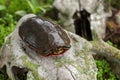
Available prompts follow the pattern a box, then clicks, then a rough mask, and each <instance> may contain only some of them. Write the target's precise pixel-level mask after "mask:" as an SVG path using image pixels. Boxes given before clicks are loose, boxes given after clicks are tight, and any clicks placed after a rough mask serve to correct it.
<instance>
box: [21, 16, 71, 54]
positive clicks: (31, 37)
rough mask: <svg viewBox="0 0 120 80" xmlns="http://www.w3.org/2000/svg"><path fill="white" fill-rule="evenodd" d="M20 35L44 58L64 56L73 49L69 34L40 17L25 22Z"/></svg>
mask: <svg viewBox="0 0 120 80" xmlns="http://www.w3.org/2000/svg"><path fill="white" fill-rule="evenodd" d="M19 35H20V37H21V39H22V40H23V41H24V43H25V44H26V45H27V46H28V47H29V48H30V49H32V50H34V51H35V52H36V53H38V54H40V55H43V56H50V55H59V54H63V53H64V52H65V51H67V50H68V49H69V48H70V47H71V45H70V39H69V37H68V35H67V33H66V32H65V31H64V30H63V29H62V28H61V27H60V26H59V25H57V24H55V23H53V22H51V21H49V20H47V19H44V18H40V17H32V18H29V19H27V20H26V21H25V22H23V23H22V24H21V25H20V26H19Z"/></svg>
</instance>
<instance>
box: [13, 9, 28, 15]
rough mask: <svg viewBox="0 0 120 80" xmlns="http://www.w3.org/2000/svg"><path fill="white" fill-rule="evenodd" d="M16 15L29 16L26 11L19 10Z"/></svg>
mask: <svg viewBox="0 0 120 80" xmlns="http://www.w3.org/2000/svg"><path fill="white" fill-rule="evenodd" d="M15 14H16V15H19V16H24V15H26V14H27V12H26V11H24V10H19V11H16V12H15Z"/></svg>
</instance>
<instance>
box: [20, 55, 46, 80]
mask: <svg viewBox="0 0 120 80" xmlns="http://www.w3.org/2000/svg"><path fill="white" fill-rule="evenodd" d="M21 59H22V60H23V64H24V65H25V66H26V67H27V68H28V69H29V70H30V71H31V73H32V74H33V77H34V80H44V78H42V77H41V78H40V76H39V75H38V65H37V64H35V63H33V62H31V61H30V60H28V58H27V56H22V57H21Z"/></svg>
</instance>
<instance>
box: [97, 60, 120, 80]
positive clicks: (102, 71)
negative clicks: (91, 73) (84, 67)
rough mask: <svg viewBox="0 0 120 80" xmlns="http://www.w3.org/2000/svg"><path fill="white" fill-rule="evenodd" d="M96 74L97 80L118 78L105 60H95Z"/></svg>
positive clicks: (115, 79)
mask: <svg viewBox="0 0 120 80" xmlns="http://www.w3.org/2000/svg"><path fill="white" fill-rule="evenodd" d="M96 64H97V68H98V74H97V79H98V80H118V79H117V78H116V76H115V75H114V74H113V73H112V72H111V68H110V65H109V63H108V62H107V61H105V60H96Z"/></svg>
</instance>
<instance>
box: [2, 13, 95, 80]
mask: <svg viewBox="0 0 120 80" xmlns="http://www.w3.org/2000/svg"><path fill="white" fill-rule="evenodd" d="M33 16H35V15H33V14H29V15H26V16H24V17H23V18H22V19H20V21H19V22H18V25H17V27H16V29H15V31H14V32H12V33H11V34H10V35H9V36H7V37H6V38H5V43H4V45H3V46H2V49H1V52H0V67H1V68H2V67H3V66H4V65H6V67H7V74H8V75H9V77H10V78H11V79H12V80H17V76H16V75H15V74H17V73H14V72H15V70H14V69H17V70H19V69H21V70H23V71H21V73H22V72H26V75H27V79H26V80H97V79H96V75H97V68H96V65H95V62H94V59H93V57H92V55H91V54H92V53H94V52H92V51H91V48H92V45H91V44H90V43H89V42H88V41H86V40H85V39H83V38H81V37H79V36H77V35H75V34H73V33H71V32H68V31H66V32H67V34H68V36H69V37H70V40H71V43H70V44H71V48H70V49H69V50H68V51H67V52H65V53H64V54H62V55H59V56H48V57H44V56H41V55H38V54H37V53H35V52H34V51H32V50H31V49H30V48H28V47H27V46H26V45H25V44H24V42H23V41H22V40H21V38H20V37H19V35H18V27H19V26H20V25H21V24H22V22H24V21H25V20H26V19H27V18H29V17H33ZM17 67H18V68H17ZM27 70H28V72H27ZM18 80H19V79H18Z"/></svg>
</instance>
